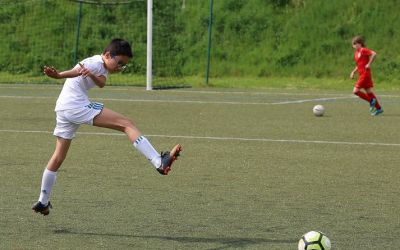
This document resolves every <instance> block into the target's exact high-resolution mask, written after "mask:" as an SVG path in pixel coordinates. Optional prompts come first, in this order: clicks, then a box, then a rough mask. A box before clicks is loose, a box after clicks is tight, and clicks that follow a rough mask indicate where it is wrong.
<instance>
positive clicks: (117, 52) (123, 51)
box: [103, 38, 133, 58]
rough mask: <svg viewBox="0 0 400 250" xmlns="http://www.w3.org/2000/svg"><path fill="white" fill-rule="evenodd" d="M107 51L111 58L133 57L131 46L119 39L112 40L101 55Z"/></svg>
mask: <svg viewBox="0 0 400 250" xmlns="http://www.w3.org/2000/svg"><path fill="white" fill-rule="evenodd" d="M107 51H109V52H110V54H111V55H112V56H127V57H129V58H132V57H133V54H132V49H131V45H130V44H129V43H128V42H127V41H125V40H123V39H119V38H116V39H113V40H112V41H111V42H110V44H108V45H107V47H106V48H105V49H104V51H103V54H105V53H106V52H107Z"/></svg>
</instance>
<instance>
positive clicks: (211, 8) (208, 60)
mask: <svg viewBox="0 0 400 250" xmlns="http://www.w3.org/2000/svg"><path fill="white" fill-rule="evenodd" d="M213 3H214V0H210V17H209V20H208V45H207V69H206V84H208V77H209V75H210V60H211V30H212V23H213Z"/></svg>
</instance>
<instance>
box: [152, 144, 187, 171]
mask: <svg viewBox="0 0 400 250" xmlns="http://www.w3.org/2000/svg"><path fill="white" fill-rule="evenodd" d="M181 151H182V146H181V145H180V144H177V145H175V147H174V148H173V149H172V150H171V152H168V151H167V152H161V166H160V167H158V168H157V171H158V172H159V173H160V174H162V175H167V174H168V172H169V171H171V166H172V163H173V162H174V161H175V160H176V159H178V156H179V153H180V152H181Z"/></svg>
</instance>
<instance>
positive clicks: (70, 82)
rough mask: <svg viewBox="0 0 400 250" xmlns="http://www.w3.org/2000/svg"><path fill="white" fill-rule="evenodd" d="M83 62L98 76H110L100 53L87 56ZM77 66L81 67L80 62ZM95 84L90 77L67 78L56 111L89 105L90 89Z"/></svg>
mask: <svg viewBox="0 0 400 250" xmlns="http://www.w3.org/2000/svg"><path fill="white" fill-rule="evenodd" d="M81 64H83V65H84V66H85V68H87V69H89V70H90V72H92V74H94V75H96V76H104V77H106V78H107V76H108V71H107V69H106V68H105V67H104V62H103V59H102V58H101V56H100V55H95V56H92V57H89V58H86V59H85V60H83V61H82V62H81ZM77 67H80V66H79V64H77V65H76V66H75V68H77ZM95 86H97V85H96V83H95V82H94V81H93V80H92V78H90V77H82V76H77V77H74V78H67V80H66V81H65V83H64V87H63V89H62V90H61V93H60V96H59V97H58V99H57V103H56V107H55V111H61V110H69V109H75V108H81V107H84V106H86V105H89V104H90V101H89V97H88V90H89V89H91V88H93V87H95Z"/></svg>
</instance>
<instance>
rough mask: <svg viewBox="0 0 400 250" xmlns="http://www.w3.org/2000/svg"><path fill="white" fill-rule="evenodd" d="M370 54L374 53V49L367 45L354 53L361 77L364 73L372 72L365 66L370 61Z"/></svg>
mask: <svg viewBox="0 0 400 250" xmlns="http://www.w3.org/2000/svg"><path fill="white" fill-rule="evenodd" d="M370 55H372V51H371V50H369V49H367V48H365V47H362V48H359V49H358V50H356V51H355V53H354V60H355V61H356V63H357V70H358V74H359V75H360V77H361V76H362V75H364V74H368V75H370V74H371V70H370V69H369V68H368V69H366V68H365V65H367V64H368V62H369V56H370Z"/></svg>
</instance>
